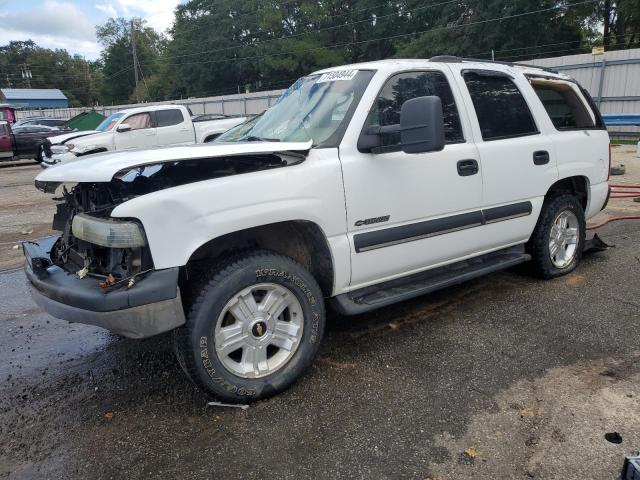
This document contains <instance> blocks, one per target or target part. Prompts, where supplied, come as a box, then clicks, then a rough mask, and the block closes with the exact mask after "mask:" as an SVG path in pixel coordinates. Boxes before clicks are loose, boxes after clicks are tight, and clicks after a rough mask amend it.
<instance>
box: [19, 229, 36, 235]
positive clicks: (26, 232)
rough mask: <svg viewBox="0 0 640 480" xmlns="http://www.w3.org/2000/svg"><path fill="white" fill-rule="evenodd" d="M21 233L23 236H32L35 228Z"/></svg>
mask: <svg viewBox="0 0 640 480" xmlns="http://www.w3.org/2000/svg"><path fill="white" fill-rule="evenodd" d="M20 233H21V234H22V235H31V234H32V233H33V228H30V229H29V230H22V231H21V232H20Z"/></svg>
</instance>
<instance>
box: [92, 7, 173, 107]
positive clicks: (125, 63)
mask: <svg viewBox="0 0 640 480" xmlns="http://www.w3.org/2000/svg"><path fill="white" fill-rule="evenodd" d="M132 26H133V33H134V38H135V42H136V43H135V45H136V55H137V59H138V64H139V70H138V78H139V85H138V89H137V90H136V84H135V71H134V61H133V48H132V47H133V44H132V43H131V33H132V31H131V29H132ZM96 34H97V37H98V41H99V42H100V43H101V44H102V45H103V46H104V50H103V51H102V64H103V67H102V75H103V79H102V86H101V94H102V98H103V100H104V102H105V103H124V102H128V101H132V102H136V101H140V100H145V99H149V97H150V95H149V93H148V92H147V91H146V90H147V85H148V82H147V80H148V79H149V78H150V77H152V76H153V75H154V74H155V73H157V70H158V61H159V58H160V55H161V52H162V49H163V48H164V39H163V37H162V36H161V35H160V34H158V33H157V32H156V31H155V30H154V29H153V28H151V27H147V26H145V21H144V20H142V19H139V18H134V19H133V20H130V21H129V20H126V19H124V18H110V19H109V20H108V21H107V22H106V23H105V24H103V25H100V26H98V27H96Z"/></svg>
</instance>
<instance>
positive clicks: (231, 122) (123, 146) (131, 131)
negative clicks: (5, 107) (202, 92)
mask: <svg viewBox="0 0 640 480" xmlns="http://www.w3.org/2000/svg"><path fill="white" fill-rule="evenodd" d="M246 120H247V118H246V117H225V116H223V115H221V116H220V118H219V119H215V120H207V121H193V120H192V115H191V112H190V111H189V109H188V108H187V107H185V106H183V105H149V106H145V107H139V108H131V109H128V110H122V111H120V112H116V113H113V114H111V115H110V116H109V117H107V118H105V119H104V121H103V122H102V123H101V124H100V125H98V127H97V128H96V130H95V131H88V132H71V133H68V134H65V135H60V136H58V137H52V138H50V139H49V140H48V141H45V142H44V143H43V144H42V146H41V147H40V148H41V149H42V150H41V152H40V158H41V159H42V162H41V165H42V167H43V168H46V167H51V166H54V165H56V164H58V163H63V162H65V161H68V160H72V159H75V158H76V157H79V156H84V155H91V154H94V153H101V152H110V151H113V150H129V149H134V148H135V149H139V148H154V147H166V146H170V145H192V144H194V143H206V142H210V141H211V140H213V139H215V138H216V137H217V136H218V135H220V134H221V133H223V132H225V131H227V130H229V129H230V128H231V127H235V126H236V125H239V124H240V123H242V122H244V121H246Z"/></svg>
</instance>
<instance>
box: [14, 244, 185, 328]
mask: <svg viewBox="0 0 640 480" xmlns="http://www.w3.org/2000/svg"><path fill="white" fill-rule="evenodd" d="M56 240H57V238H56V237H49V238H46V239H42V240H39V241H38V242H26V243H23V250H24V254H25V259H26V261H25V273H26V275H27V279H28V281H29V284H30V287H31V294H32V296H33V299H34V301H35V302H36V303H37V304H38V305H39V306H40V307H42V308H43V309H44V310H45V311H46V312H47V313H49V314H50V315H52V316H54V317H56V318H60V319H62V320H67V321H69V322H75V323H84V324H88V325H96V326H98V327H102V328H105V329H107V330H110V331H112V332H114V333H118V334H120V335H123V336H125V337H129V338H146V337H151V336H153V335H157V334H159V333H163V332H167V331H169V330H173V329H174V328H176V327H179V326H181V325H184V323H185V317H184V311H183V309H182V300H181V298H180V291H179V289H178V269H177V268H169V269H165V270H154V271H152V272H149V273H147V274H145V275H144V276H140V277H137V278H136V282H135V284H134V285H133V286H132V287H131V288H127V285H126V284H123V285H121V286H114V287H110V288H108V289H102V288H100V285H99V284H100V279H96V278H92V277H85V278H83V279H81V278H79V277H78V276H77V275H75V274H71V273H68V272H66V271H64V270H63V269H62V268H60V267H58V266H55V265H52V264H51V258H50V251H51V248H52V246H53V244H54V243H55V241H56ZM124 283H126V282H124Z"/></svg>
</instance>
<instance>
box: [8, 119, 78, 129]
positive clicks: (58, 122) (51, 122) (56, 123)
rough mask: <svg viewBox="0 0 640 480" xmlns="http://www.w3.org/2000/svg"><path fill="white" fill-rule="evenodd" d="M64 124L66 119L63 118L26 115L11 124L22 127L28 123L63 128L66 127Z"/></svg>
mask: <svg viewBox="0 0 640 480" xmlns="http://www.w3.org/2000/svg"><path fill="white" fill-rule="evenodd" d="M66 124H67V120H65V119H63V118H51V117H27V118H21V119H20V120H18V121H17V122H16V123H15V124H14V125H13V126H14V127H22V126H26V125H29V126H34V125H44V126H45V127H58V128H64V127H66Z"/></svg>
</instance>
